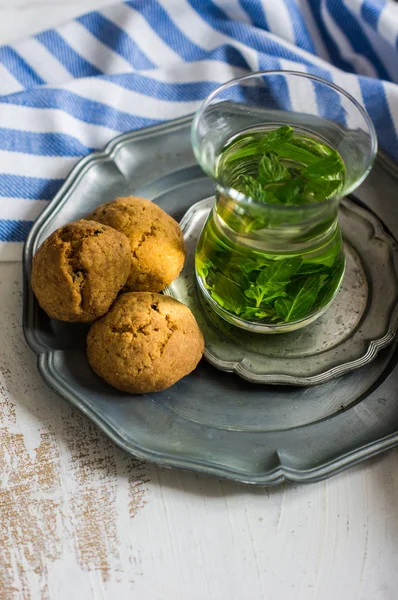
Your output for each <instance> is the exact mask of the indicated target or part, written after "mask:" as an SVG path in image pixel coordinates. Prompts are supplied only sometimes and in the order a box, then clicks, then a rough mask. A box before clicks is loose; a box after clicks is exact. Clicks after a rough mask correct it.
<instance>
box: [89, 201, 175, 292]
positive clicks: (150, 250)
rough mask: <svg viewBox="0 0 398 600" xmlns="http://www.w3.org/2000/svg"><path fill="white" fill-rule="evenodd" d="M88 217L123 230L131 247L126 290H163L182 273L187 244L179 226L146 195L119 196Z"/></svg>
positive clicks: (99, 207)
mask: <svg viewBox="0 0 398 600" xmlns="http://www.w3.org/2000/svg"><path fill="white" fill-rule="evenodd" d="M87 219H91V220H93V221H98V222H99V223H104V224H105V225H109V226H110V227H113V228H114V229H117V230H118V231H121V232H122V233H124V234H125V235H126V236H127V237H128V238H129V241H130V246H131V271H130V275H129V278H128V280H127V283H126V289H128V290H131V291H136V292H141V291H143V292H145V291H147V292H161V291H162V290H164V288H165V287H166V286H167V285H169V284H170V283H171V282H172V281H173V280H174V279H175V278H176V277H177V276H178V274H179V273H180V271H181V269H182V267H183V265H184V260H185V247H184V240H183V237H182V233H181V229H180V226H179V225H178V223H177V221H175V220H174V219H173V218H172V217H170V215H168V214H167V213H165V212H164V210H162V209H161V208H159V206H156V204H154V203H153V202H150V201H149V200H145V199H144V198H135V197H133V196H130V197H128V198H117V199H116V200H114V201H113V202H108V204H102V205H101V206H98V208H96V209H95V210H94V211H93V212H92V213H91V214H90V215H88V217H87Z"/></svg>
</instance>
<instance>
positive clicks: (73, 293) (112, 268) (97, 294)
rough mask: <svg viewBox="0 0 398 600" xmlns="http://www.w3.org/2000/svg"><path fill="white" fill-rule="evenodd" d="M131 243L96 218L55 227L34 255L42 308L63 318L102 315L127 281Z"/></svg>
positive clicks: (34, 279) (34, 281) (88, 318)
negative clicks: (96, 220) (95, 220)
mask: <svg viewBox="0 0 398 600" xmlns="http://www.w3.org/2000/svg"><path fill="white" fill-rule="evenodd" d="M130 254H131V253H130V246H129V242H128V239H127V238H126V236H125V235H123V234H122V233H120V232H119V231H116V230H115V229H112V228H111V227H107V226H106V225H102V224H100V223H95V222H93V221H85V220H81V221H76V222H74V223H70V224H69V225H65V226H64V227H61V228H60V229H57V231H54V233H53V234H52V235H50V237H49V238H47V239H46V240H45V241H44V242H43V244H42V245H41V246H40V248H39V249H38V251H37V252H36V254H35V256H34V258H33V265H32V288H33V292H34V294H35V296H36V298H37V300H38V302H39V304H40V306H41V308H42V309H43V310H44V311H45V312H46V313H47V314H48V315H49V316H50V317H52V318H53V319H59V320H60V321H85V322H89V321H93V320H94V319H97V318H98V317H102V315H104V314H105V313H106V312H107V311H108V310H109V307H110V306H111V304H112V302H113V301H114V300H115V298H116V296H117V294H118V293H119V291H120V290H121V288H122V287H123V286H124V284H125V283H126V281H127V277H128V275H129V272H130V264H131V260H130Z"/></svg>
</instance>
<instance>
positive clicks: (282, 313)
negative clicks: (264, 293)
mask: <svg viewBox="0 0 398 600" xmlns="http://www.w3.org/2000/svg"><path fill="white" fill-rule="evenodd" d="M319 285H320V279H319V275H310V276H309V277H306V278H305V279H299V280H298V281H297V282H294V283H293V284H292V285H291V286H289V288H290V289H288V294H289V295H288V297H287V298H278V299H277V300H275V310H276V314H277V315H278V317H279V318H280V319H282V320H283V321H285V323H290V322H292V321H299V320H300V319H303V318H304V317H306V316H307V315H308V313H309V311H310V310H311V308H312V306H313V305H314V303H315V300H316V297H317V295H318V291H319Z"/></svg>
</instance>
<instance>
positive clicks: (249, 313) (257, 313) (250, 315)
mask: <svg viewBox="0 0 398 600" xmlns="http://www.w3.org/2000/svg"><path fill="white" fill-rule="evenodd" d="M239 316H240V317H242V319H249V320H250V319H254V318H255V317H257V319H272V318H273V317H275V310H274V309H273V308H272V307H267V308H257V307H256V306H247V307H246V308H245V310H244V311H243V312H242V313H241V315H239Z"/></svg>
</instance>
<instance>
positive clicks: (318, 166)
mask: <svg viewBox="0 0 398 600" xmlns="http://www.w3.org/2000/svg"><path fill="white" fill-rule="evenodd" d="M343 171H344V165H343V162H342V160H341V158H340V156H339V155H338V154H337V152H334V153H333V154H331V155H330V156H326V157H325V158H318V159H317V161H316V162H314V163H313V164H312V165H309V166H308V167H307V168H305V169H303V171H302V172H301V175H302V176H303V177H306V178H309V179H311V178H312V177H317V178H318V177H333V178H336V177H337V176H339V175H341V173H342V172H343Z"/></svg>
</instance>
